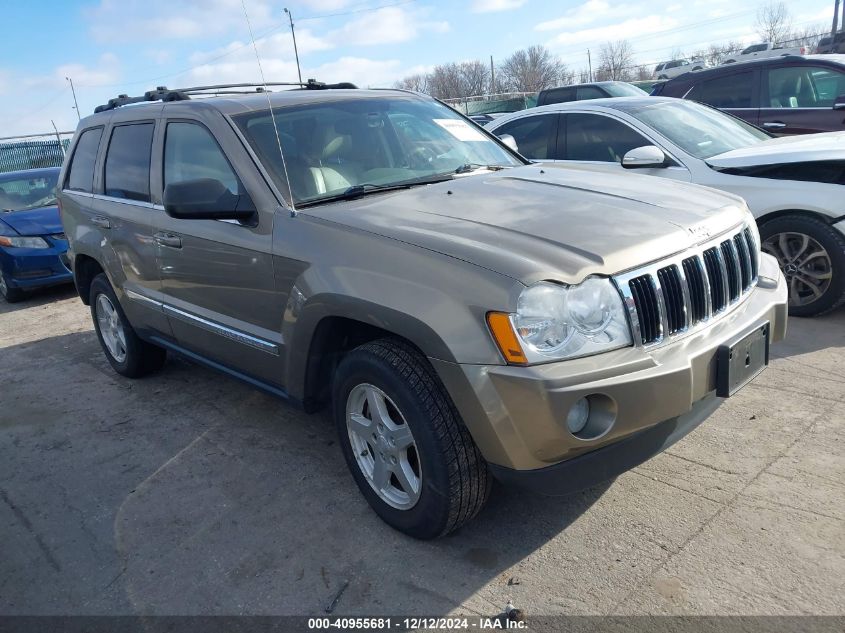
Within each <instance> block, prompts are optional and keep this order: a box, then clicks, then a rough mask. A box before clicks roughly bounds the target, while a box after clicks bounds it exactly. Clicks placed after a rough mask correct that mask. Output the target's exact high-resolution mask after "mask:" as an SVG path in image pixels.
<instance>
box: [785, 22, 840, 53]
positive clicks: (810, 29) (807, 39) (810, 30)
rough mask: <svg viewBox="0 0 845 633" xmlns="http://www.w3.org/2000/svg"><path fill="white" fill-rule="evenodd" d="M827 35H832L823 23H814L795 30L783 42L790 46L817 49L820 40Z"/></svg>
mask: <svg viewBox="0 0 845 633" xmlns="http://www.w3.org/2000/svg"><path fill="white" fill-rule="evenodd" d="M825 35H830V31H828V30H827V27H826V26H824V25H822V24H814V25H812V26H805V27H803V28H800V29H795V30H793V31H792V32H791V33H789V34H788V35H787V36H786V38H785V39H784V40H783V42H782V43H784V44H788V45H789V46H806V47H807V48H810V49H813V50H815V48H816V46H818V44H819V40H820V39H821V38H822V37H824V36H825Z"/></svg>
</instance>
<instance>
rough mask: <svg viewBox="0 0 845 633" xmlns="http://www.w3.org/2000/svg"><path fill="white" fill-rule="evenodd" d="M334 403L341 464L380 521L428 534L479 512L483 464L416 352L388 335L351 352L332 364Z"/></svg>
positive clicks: (487, 479)
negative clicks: (341, 450) (342, 457)
mask: <svg viewBox="0 0 845 633" xmlns="http://www.w3.org/2000/svg"><path fill="white" fill-rule="evenodd" d="M333 404H334V418H335V424H336V426H337V432H338V435H339V439H340V445H341V447H342V449H343V454H344V457H345V458H346V463H347V465H348V466H349V469H350V470H351V471H352V476H353V477H354V479H355V483H356V484H357V485H358V488H359V489H360V491H361V493H362V494H363V495H364V497H365V498H366V500H367V502H368V503H369V504H370V506H371V507H372V508H373V510H375V511H376V513H377V514H378V515H379V516H380V517H381V518H382V519H383V520H384V521H385V522H386V523H388V524H389V525H391V526H392V527H394V528H396V529H397V530H399V531H401V532H404V533H406V534H408V535H410V536H413V537H415V538H420V539H431V538H437V537H439V536H443V535H445V534H448V533H449V532H451V531H453V530H455V529H457V528H459V527H460V526H461V525H463V524H464V523H466V522H467V521H469V520H470V519H472V518H473V517H474V516H475V515H476V514H478V511H479V510H480V509H481V508H482V506H483V505H484V503H485V501H486V500H487V497H488V496H489V494H490V486H491V481H492V480H491V476H490V472H489V469H488V468H487V464H486V462H485V461H484V458H483V457H482V456H481V453H480V452H479V451H478V448H477V447H476V446H475V443H474V442H473V440H472V437H471V436H470V434H469V431H467V429H466V427H465V426H464V424H463V422H462V421H461V419H460V416H459V414H458V412H457V410H456V409H455V406H454V405H453V404H452V402H451V400H450V398H449V395H448V394H447V393H446V390H445V388H444V386H443V384H442V383H441V382H440V379H439V378H438V377H437V374H436V373H435V372H434V370H433V369H432V367H431V365H430V364H429V363H428V361H427V360H426V358H425V357H424V356H422V355H421V354H420V353H419V352H418V351H417V350H416V349H414V348H413V347H411V346H410V345H408V344H406V343H403V342H401V341H394V340H391V339H382V340H378V341H374V342H371V343H367V344H365V345H362V346H360V347H358V348H356V349H354V350H353V351H351V352H350V353H349V354H347V355H346V357H345V358H344V359H343V361H341V363H340V365H339V366H338V368H337V372H336V374H335V378H334V388H333Z"/></svg>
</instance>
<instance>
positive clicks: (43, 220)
mask: <svg viewBox="0 0 845 633" xmlns="http://www.w3.org/2000/svg"><path fill="white" fill-rule="evenodd" d="M0 222H3V223H5V224H7V225H9V226H10V227H12V229H14V231H15V232H16V233H17V234H18V235H26V236H30V235H51V234H53V233H61V232H62V231H64V229H63V228H62V221H61V218H59V208H58V207H43V208H41V209H29V210H27V211H0Z"/></svg>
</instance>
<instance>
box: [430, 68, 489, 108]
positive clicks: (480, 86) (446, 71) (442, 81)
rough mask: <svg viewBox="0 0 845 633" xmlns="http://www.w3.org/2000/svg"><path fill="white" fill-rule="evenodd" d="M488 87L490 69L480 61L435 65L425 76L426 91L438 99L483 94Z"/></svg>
mask: <svg viewBox="0 0 845 633" xmlns="http://www.w3.org/2000/svg"><path fill="white" fill-rule="evenodd" d="M489 87H490V71H489V69H488V68H487V65H486V64H484V63H483V62H480V61H477V60H476V61H470V62H461V63H460V64H456V63H454V62H453V63H450V64H441V65H439V66H435V67H434V70H433V71H432V72H431V74H429V75H428V77H427V78H426V89H427V92H428V93H429V94H430V95H432V96H434V97H437V98H438V99H462V98H464V97H473V96H476V95H482V94H485V93H486V92H487V91H488V89H489Z"/></svg>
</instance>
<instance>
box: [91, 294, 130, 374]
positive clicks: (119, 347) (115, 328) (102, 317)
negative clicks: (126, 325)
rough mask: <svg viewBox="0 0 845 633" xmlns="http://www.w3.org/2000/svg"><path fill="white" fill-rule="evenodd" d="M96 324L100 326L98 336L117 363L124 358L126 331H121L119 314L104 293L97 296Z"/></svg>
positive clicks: (121, 325)
mask: <svg viewBox="0 0 845 633" xmlns="http://www.w3.org/2000/svg"><path fill="white" fill-rule="evenodd" d="M96 310H97V324H98V325H99V328H100V336H101V337H102V338H103V343H105V345H106V349H107V350H108V352H109V354H111V356H112V358H114V359H115V360H116V361H117V362H118V363H122V362H123V361H124V360H126V333H125V332H124V331H123V324H122V323H121V321H120V315H119V314H118V312H117V310H116V309H115V307H114V305H113V304H112V302H111V300H110V299H109V298H108V297H107V296H106V295H105V294H100V295H99V296H98V297H97V308H96Z"/></svg>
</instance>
